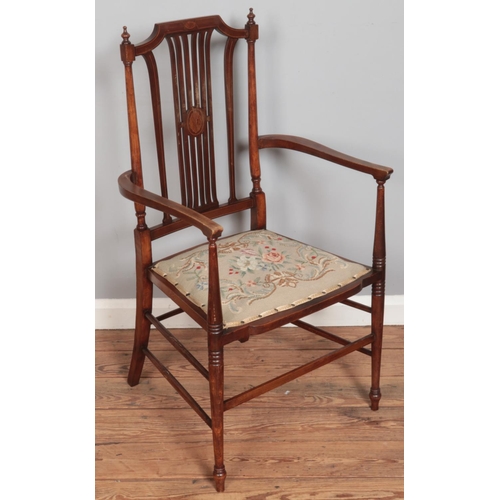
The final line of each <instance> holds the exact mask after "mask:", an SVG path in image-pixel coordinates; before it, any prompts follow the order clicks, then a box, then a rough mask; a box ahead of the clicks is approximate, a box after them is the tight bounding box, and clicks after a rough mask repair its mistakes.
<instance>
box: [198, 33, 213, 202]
mask: <svg viewBox="0 0 500 500" xmlns="http://www.w3.org/2000/svg"><path fill="white" fill-rule="evenodd" d="M207 34H208V33H207V32H205V33H204V36H203V37H200V45H199V51H200V75H201V107H202V108H203V109H204V110H205V112H206V114H207V115H208V110H207V103H208V101H209V99H210V96H209V95H208V87H207V72H206V50H205V49H206V37H207ZM209 120H210V122H211V120H212V116H210V115H209ZM202 142H203V147H202V150H203V192H204V197H205V204H206V205H210V203H211V196H210V152H209V151H210V150H209V145H208V123H207V124H206V127H205V131H204V133H203V135H202Z"/></svg>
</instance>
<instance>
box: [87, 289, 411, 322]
mask: <svg viewBox="0 0 500 500" xmlns="http://www.w3.org/2000/svg"><path fill="white" fill-rule="evenodd" d="M355 300H356V301H357V302H360V303H361V304H368V305H369V304H370V296H369V295H362V296H359V297H355ZM171 309H175V304H174V303H173V302H172V301H171V300H170V299H167V298H159V299H154V301H153V314H161V313H164V312H167V311H170V310H171ZM307 321H308V322H309V323H311V324H313V325H316V326H364V325H369V324H370V315H369V314H368V313H365V312H363V311H360V310H359V309H354V308H352V307H348V306H345V305H343V304H335V305H333V306H331V307H328V308H326V309H323V310H322V311H319V312H317V313H314V314H311V315H310V316H309V317H308V318H307ZM134 322H135V299H96V301H95V328H96V330H119V329H129V328H134ZM384 324H385V325H403V324H404V295H387V296H386V298H385V314H384ZM168 326H169V327H171V328H193V327H197V326H198V325H197V324H196V323H195V322H194V321H193V320H192V319H191V318H189V317H188V316H187V315H186V314H179V315H178V316H174V317H173V318H170V319H169V320H168Z"/></svg>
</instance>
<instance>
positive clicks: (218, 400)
mask: <svg viewBox="0 0 500 500" xmlns="http://www.w3.org/2000/svg"><path fill="white" fill-rule="evenodd" d="M208 374H209V381H210V407H211V411H212V436H213V442H214V456H215V465H214V480H215V488H216V490H217V491H219V492H222V491H224V483H225V480H226V468H225V467H224V361H223V351H222V349H221V350H220V351H215V352H214V351H209V360H208Z"/></svg>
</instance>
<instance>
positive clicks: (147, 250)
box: [127, 228, 153, 387]
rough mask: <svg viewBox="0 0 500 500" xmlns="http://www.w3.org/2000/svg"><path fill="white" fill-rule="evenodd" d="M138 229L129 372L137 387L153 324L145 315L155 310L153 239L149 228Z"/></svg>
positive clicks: (136, 232) (131, 383)
mask: <svg viewBox="0 0 500 500" xmlns="http://www.w3.org/2000/svg"><path fill="white" fill-rule="evenodd" d="M145 229H146V230H144V229H142V230H141V229H139V228H138V229H136V230H135V232H134V237H135V251H136V280H137V298H136V312H135V337H134V349H133V351H132V360H131V361H130V368H129V372H128V379H127V381H128V384H129V385H130V386H132V387H133V386H134V385H137V384H138V383H139V379H140V378H141V373H142V368H143V366H144V359H145V357H146V356H145V354H144V352H143V349H144V348H145V347H147V346H148V342H149V333H150V331H151V323H150V322H149V321H148V319H147V318H146V317H145V314H146V313H148V312H151V311H152V308H153V284H152V283H151V281H150V280H149V279H148V268H149V266H150V265H151V238H150V234H149V231H148V230H147V228H145Z"/></svg>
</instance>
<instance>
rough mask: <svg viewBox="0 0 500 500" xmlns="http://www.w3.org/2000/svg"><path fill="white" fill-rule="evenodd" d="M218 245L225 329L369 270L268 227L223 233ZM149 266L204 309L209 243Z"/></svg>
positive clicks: (317, 294)
mask: <svg viewBox="0 0 500 500" xmlns="http://www.w3.org/2000/svg"><path fill="white" fill-rule="evenodd" d="M217 249H218V260H219V275H220V291H221V300H222V316H223V322H224V323H223V324H224V328H230V327H233V326H238V325H240V324H245V323H249V322H250V321H254V320H256V319H259V318H263V317H265V316H270V315H272V314H274V313H276V312H279V311H284V310H286V309H290V308H292V307H294V306H297V305H300V304H303V303H304V302H307V301H309V300H312V299H314V298H316V297H320V296H321V295H324V294H326V293H329V292H332V291H334V290H337V289H339V288H341V287H343V286H345V285H347V284H349V283H351V282H353V281H355V280H356V279H358V278H360V277H361V276H363V275H364V274H366V273H368V272H369V271H370V268H369V267H367V266H364V265H362V264H357V263H355V262H351V261H348V260H345V259H342V258H340V257H338V256H337V255H334V254H331V253H329V252H325V251H324V250H320V249H318V248H315V247H313V246H310V245H306V244H304V243H300V242H298V241H295V240H292V239H290V238H286V237H285V236H281V235H279V234H276V233H273V232H271V231H268V230H256V231H247V232H244V233H240V234H236V235H234V236H230V237H228V238H222V239H220V240H219V243H218V246H217ZM152 269H153V271H155V272H156V273H158V274H159V275H160V276H163V277H164V278H166V279H167V280H168V281H169V282H170V283H172V284H173V285H175V286H176V288H177V289H178V290H179V291H180V292H182V293H183V294H184V295H185V296H186V297H188V298H189V300H190V301H191V302H193V303H194V304H195V305H197V306H198V307H201V308H202V309H203V310H204V311H205V312H206V311H207V303H208V245H206V244H205V245H200V246H198V247H196V248H193V249H191V250H188V251H186V252H182V253H180V254H177V255H175V256H174V257H171V258H167V259H164V260H161V261H160V262H157V263H156V264H155V265H154V266H153V267H152ZM264 299H265V300H264Z"/></svg>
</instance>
